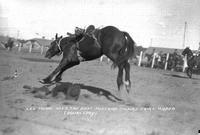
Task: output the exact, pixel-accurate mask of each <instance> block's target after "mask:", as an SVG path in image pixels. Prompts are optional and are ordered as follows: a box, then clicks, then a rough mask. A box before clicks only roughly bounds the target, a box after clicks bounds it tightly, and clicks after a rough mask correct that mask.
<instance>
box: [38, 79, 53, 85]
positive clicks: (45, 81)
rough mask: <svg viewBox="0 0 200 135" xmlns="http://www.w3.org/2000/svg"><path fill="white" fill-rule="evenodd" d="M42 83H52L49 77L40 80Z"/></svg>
mask: <svg viewBox="0 0 200 135" xmlns="http://www.w3.org/2000/svg"><path fill="white" fill-rule="evenodd" d="M39 82H40V83H42V84H50V83H51V81H50V80H49V79H42V80H39Z"/></svg>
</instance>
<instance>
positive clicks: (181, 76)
mask: <svg viewBox="0 0 200 135" xmlns="http://www.w3.org/2000/svg"><path fill="white" fill-rule="evenodd" d="M163 75H165V76H171V77H175V78H183V79H188V80H190V79H192V80H200V79H198V78H189V77H187V76H186V75H185V76H184V75H177V74H163Z"/></svg>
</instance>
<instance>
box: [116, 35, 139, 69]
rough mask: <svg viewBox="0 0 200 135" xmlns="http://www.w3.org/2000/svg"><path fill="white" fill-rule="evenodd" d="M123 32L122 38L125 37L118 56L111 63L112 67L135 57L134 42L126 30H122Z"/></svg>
mask: <svg viewBox="0 0 200 135" xmlns="http://www.w3.org/2000/svg"><path fill="white" fill-rule="evenodd" d="M123 33H124V38H125V45H124V46H123V47H122V48H121V49H120V51H119V57H118V59H117V60H116V61H115V62H114V63H113V66H114V68H115V67H116V66H117V65H120V64H121V63H123V62H124V61H126V60H128V59H131V58H133V57H136V56H135V45H136V43H135V42H134V41H133V39H132V38H131V37H130V35H129V34H128V33H127V32H123Z"/></svg>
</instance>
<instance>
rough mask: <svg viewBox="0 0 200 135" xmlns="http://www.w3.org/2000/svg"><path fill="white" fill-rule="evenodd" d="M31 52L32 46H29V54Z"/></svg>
mask: <svg viewBox="0 0 200 135" xmlns="http://www.w3.org/2000/svg"><path fill="white" fill-rule="evenodd" d="M31 52H32V44H30V46H29V53H31Z"/></svg>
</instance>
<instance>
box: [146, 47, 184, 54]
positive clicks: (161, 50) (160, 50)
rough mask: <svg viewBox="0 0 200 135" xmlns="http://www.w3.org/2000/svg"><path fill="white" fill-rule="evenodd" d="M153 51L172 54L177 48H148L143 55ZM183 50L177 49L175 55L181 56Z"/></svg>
mask: <svg viewBox="0 0 200 135" xmlns="http://www.w3.org/2000/svg"><path fill="white" fill-rule="evenodd" d="M154 49H155V52H156V53H159V52H162V53H173V52H174V50H175V49H177V48H164V47H149V48H147V49H146V51H145V52H144V53H147V54H151V53H152V52H153V50H154ZM182 51H183V49H177V53H178V54H181V53H182Z"/></svg>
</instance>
